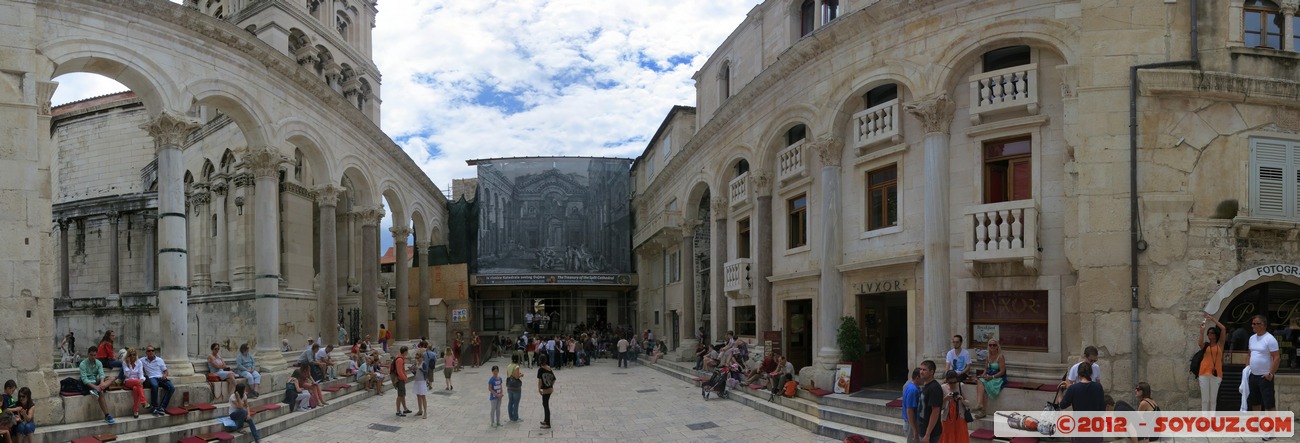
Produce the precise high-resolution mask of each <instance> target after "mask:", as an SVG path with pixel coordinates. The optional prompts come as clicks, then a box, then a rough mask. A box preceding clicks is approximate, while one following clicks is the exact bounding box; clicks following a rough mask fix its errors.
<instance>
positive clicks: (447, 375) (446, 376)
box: [441, 351, 456, 391]
mask: <svg viewBox="0 0 1300 443" xmlns="http://www.w3.org/2000/svg"><path fill="white" fill-rule="evenodd" d="M441 354H442V355H441V357H442V361H443V363H442V379H443V380H445V381H446V382H447V387H445V388H443V390H444V391H450V390H451V371H452V370H453V368H455V367H456V365H454V364H452V362H451V360H448V359H447V351H442V352H441Z"/></svg>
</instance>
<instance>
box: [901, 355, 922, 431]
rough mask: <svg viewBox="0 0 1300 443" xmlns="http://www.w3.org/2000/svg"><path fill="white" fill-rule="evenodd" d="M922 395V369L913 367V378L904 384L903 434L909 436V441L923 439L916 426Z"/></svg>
mask: <svg viewBox="0 0 1300 443" xmlns="http://www.w3.org/2000/svg"><path fill="white" fill-rule="evenodd" d="M920 397H921V369H920V368H913V369H912V378H911V379H909V380H908V381H907V383H904V384H903V436H905V437H907V443H917V442H919V441H921V435H920V434H917V428H916V423H917V421H916V410H917V405H918V404H919V403H920Z"/></svg>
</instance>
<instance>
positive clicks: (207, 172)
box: [199, 158, 217, 182]
mask: <svg viewBox="0 0 1300 443" xmlns="http://www.w3.org/2000/svg"><path fill="white" fill-rule="evenodd" d="M200 171H202V172H200V173H199V177H202V178H203V181H204V182H207V181H209V180H211V179H212V174H214V173H216V172H217V168H216V166H213V165H212V160H210V159H206V158H205V159H203V169H200Z"/></svg>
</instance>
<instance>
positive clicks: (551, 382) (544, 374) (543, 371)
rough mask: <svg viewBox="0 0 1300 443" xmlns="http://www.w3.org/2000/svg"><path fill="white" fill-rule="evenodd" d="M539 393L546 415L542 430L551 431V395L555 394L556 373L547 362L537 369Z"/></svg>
mask: <svg viewBox="0 0 1300 443" xmlns="http://www.w3.org/2000/svg"><path fill="white" fill-rule="evenodd" d="M537 392H538V393H540V394H542V410H543V411H545V414H546V415H544V416H543V418H542V429H551V393H552V392H555V372H553V371H551V363H550V362H548V361H545V360H543V361H542V364H541V366H540V367H538V368H537Z"/></svg>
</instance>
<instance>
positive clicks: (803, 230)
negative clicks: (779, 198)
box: [785, 192, 808, 249]
mask: <svg viewBox="0 0 1300 443" xmlns="http://www.w3.org/2000/svg"><path fill="white" fill-rule="evenodd" d="M800 200H802V201H803V206H802V207H796V206H795V205H796V202H797V201H800ZM785 208H786V211H785V212H786V226H785V242H786V243H785V244H786V249H796V248H803V247H807V246H808V193H806V192H801V193H799V194H798V195H795V196H794V197H791V198H788V199H786V201H785Z"/></svg>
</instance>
